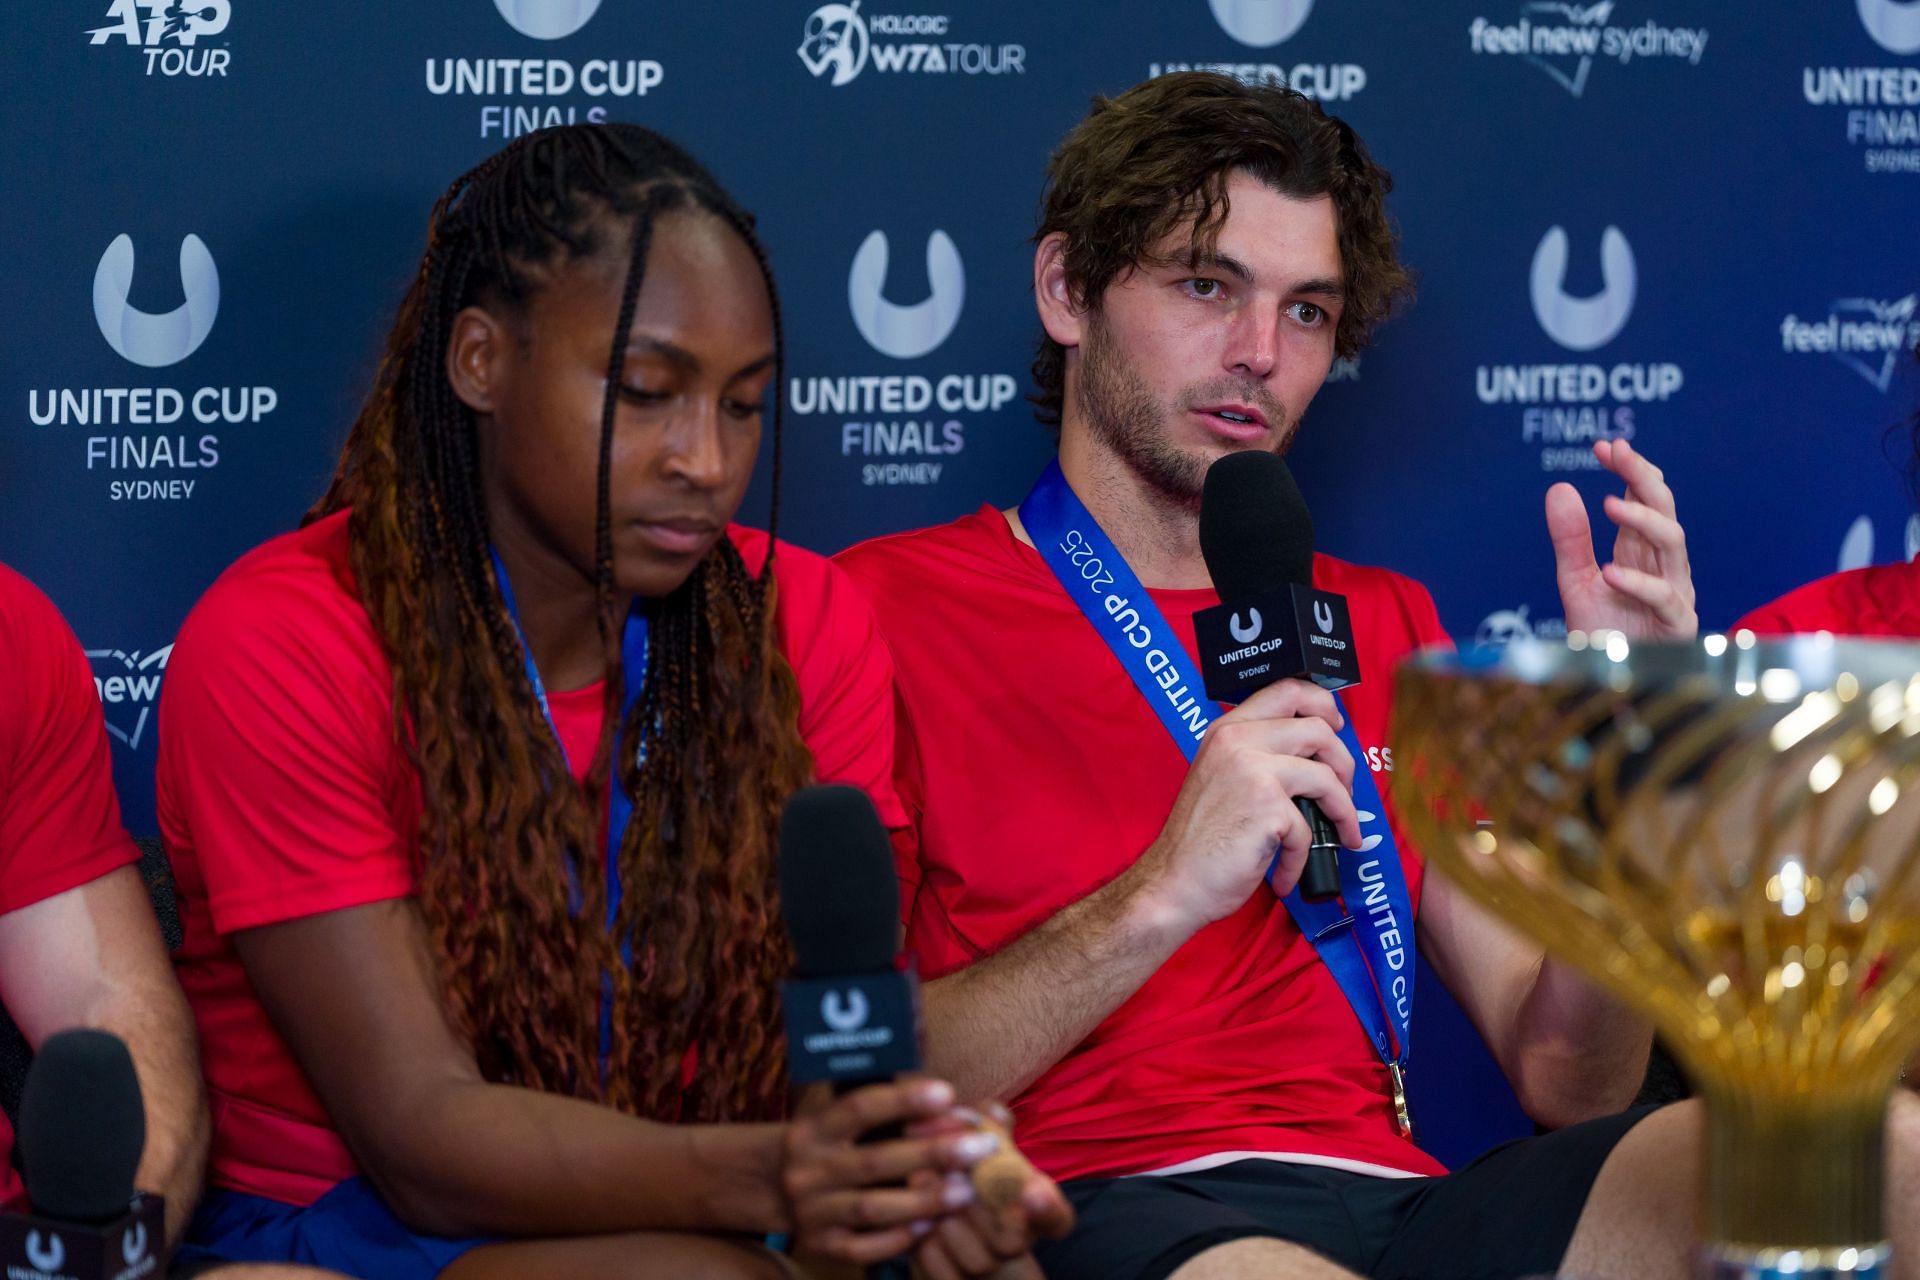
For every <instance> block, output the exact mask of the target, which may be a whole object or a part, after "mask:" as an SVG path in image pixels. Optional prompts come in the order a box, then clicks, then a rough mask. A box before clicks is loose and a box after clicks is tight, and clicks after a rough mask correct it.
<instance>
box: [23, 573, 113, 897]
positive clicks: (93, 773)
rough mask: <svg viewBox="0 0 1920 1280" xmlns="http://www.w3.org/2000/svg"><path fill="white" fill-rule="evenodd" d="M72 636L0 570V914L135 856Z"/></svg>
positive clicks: (29, 589)
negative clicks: (121, 814) (122, 823)
mask: <svg viewBox="0 0 1920 1280" xmlns="http://www.w3.org/2000/svg"><path fill="white" fill-rule="evenodd" d="M139 857H140V854H139V850H137V849H136V848H135V847H134V844H133V841H132V840H130V839H128V838H127V833H126V830H125V829H124V828H123V827H122V826H121V825H120V801H119V799H118V797H116V796H115V794H114V790H113V757H112V754H111V747H110V745H109V743H108V741H107V728H106V721H105V719H104V717H103V716H102V715H101V712H100V698H99V695H98V694H97V693H96V692H95V691H94V687H93V675H92V672H91V671H90V669H89V668H88V664H87V656H86V654H85V652H83V651H82V650H81V648H80V641H79V640H78V639H77V638H76V637H75V636H74V634H73V632H72V630H71V629H69V628H68V626H67V624H66V620H65V619H63V618H62V617H61V616H60V613H59V611H58V610H57V609H55V608H54V606H53V602H52V601H50V600H48V599H47V597H46V596H44V595H42V594H41V593H40V591H39V590H38V589H37V588H35V587H34V586H33V584H32V583H30V582H28V581H27V580H26V579H25V578H23V577H21V576H20V575H19V574H17V573H15V572H13V571H12V570H11V569H8V568H6V567H5V566H0V912H7V911H17V910H19V909H20V908H22V907H27V906H31V905H33V904H34V903H36V902H40V901H42V900H44V899H46V898H51V897H53V896H54V895H55V894H58V893H64V892H66V891H67V890H68V889H72V888H75V887H76V886H79V885H83V884H86V883H87V882H88V881H90V880H97V879H99V878H100V877H101V876H103V875H105V874H107V873H108V872H109V871H113V870H115V869H117V868H119V867H123V866H126V865H128V864H129V863H133V862H137V861H138V860H139Z"/></svg>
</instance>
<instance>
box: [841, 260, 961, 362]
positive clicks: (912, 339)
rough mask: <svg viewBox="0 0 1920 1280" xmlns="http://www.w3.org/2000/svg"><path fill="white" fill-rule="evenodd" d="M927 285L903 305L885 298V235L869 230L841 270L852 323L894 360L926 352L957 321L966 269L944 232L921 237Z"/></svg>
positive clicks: (943, 337) (951, 328) (908, 358)
mask: <svg viewBox="0 0 1920 1280" xmlns="http://www.w3.org/2000/svg"><path fill="white" fill-rule="evenodd" d="M927 284H928V287H929V290H930V292H929V293H928V294H927V297H926V299H925V300H924V301H921V302H916V303H914V304H913V305H912V306H906V307H903V306H899V305H897V304H896V303H892V302H888V301H887V300H886V298H885V297H883V296H882V293H881V291H882V290H884V289H885V288H886V286H887V234H886V232H884V231H875V232H873V233H871V234H870V235H868V236H867V238H866V239H865V240H863V241H861V242H860V248H859V250H858V251H857V252H856V253H855V254H854V255H853V267H852V269H851V270H849V271H848V272H847V306H848V307H849V308H850V309H851V310H852V312H853V325H854V328H856V329H858V330H860V336H861V337H863V338H865V339H866V340H867V343H868V345H870V346H871V347H872V348H873V349H874V350H875V351H878V352H880V353H881V354H882V355H889V356H892V357H893V358H894V359H896V360H913V359H916V358H918V357H920V356H924V355H926V354H927V353H928V352H929V351H932V350H933V349H934V348H936V347H938V346H939V345H940V344H941V343H943V342H945V341H946V340H947V336H948V335H949V334H951V333H952V332H953V327H954V326H955V325H956V324H959V323H960V308H961V307H962V306H964V305H965V304H966V301H967V271H966V268H965V267H964V266H963V265H962V264H961V262H960V250H959V249H958V248H957V247H955V245H954V243H953V237H952V236H950V235H948V234H947V233H946V232H944V231H935V232H934V233H933V234H932V235H930V236H928V237H927Z"/></svg>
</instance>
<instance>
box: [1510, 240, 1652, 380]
mask: <svg viewBox="0 0 1920 1280" xmlns="http://www.w3.org/2000/svg"><path fill="white" fill-rule="evenodd" d="M1567 252H1568V250H1567V232H1566V229H1565V228H1564V227H1554V228H1552V229H1551V230H1549V231H1548V232H1547V234H1546V235H1544V236H1542V237H1541V238H1540V247H1539V248H1537V249H1535V250H1534V251H1533V280H1532V285H1533V315H1534V318H1535V319H1536V320H1538V321H1539V322H1540V327H1541V328H1542V329H1545V330H1546V331H1547V336H1548V337H1549V338H1552V339H1553V340H1554V341H1555V342H1557V343H1559V344H1560V345H1561V346H1563V347H1565V348H1566V349H1567V350H1569V351H1592V350H1593V349H1594V348H1596V347H1604V346H1606V345H1607V344H1608V343H1609V342H1612V341H1613V339H1614V337H1615V335H1617V334H1618V333H1619V332H1620V330H1621V329H1623V328H1625V327H1626V323H1627V317H1628V316H1631V315H1632V314H1633V295H1634V291H1635V289H1636V288H1637V287H1638V278H1637V276H1636V274H1635V270H1634V264H1633V246H1631V245H1629V244H1628V243H1627V238H1626V236H1624V235H1622V234H1621V233H1620V228H1618V227H1608V228H1607V229H1606V230H1605V231H1603V232H1602V233H1601V234H1600V278H1601V280H1602V281H1603V283H1602V285H1601V287H1600V292H1599V293H1596V294H1594V295H1593V296H1592V297H1590V298H1574V297H1569V296H1568V295H1567V292H1566V290H1565V288H1564V287H1562V286H1563V282H1564V281H1565V280H1566V278H1567Z"/></svg>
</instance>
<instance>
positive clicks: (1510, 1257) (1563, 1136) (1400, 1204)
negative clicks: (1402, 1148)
mask: <svg viewBox="0 0 1920 1280" xmlns="http://www.w3.org/2000/svg"><path fill="white" fill-rule="evenodd" d="M1651 1110H1652V1108H1650V1107H1642V1108H1639V1109H1637V1110H1634V1111H1628V1112H1624V1113H1622V1114H1620V1115H1617V1116H1608V1117H1606V1118H1604V1119H1600V1120H1593V1121H1589V1122H1588V1123H1586V1124H1581V1125H1574V1126H1573V1127H1571V1128H1567V1129H1562V1130H1559V1131H1558V1132H1556V1133H1550V1134H1546V1135H1544V1136H1542V1137H1538V1138H1522V1139H1521V1140H1519V1141H1518V1142H1509V1143H1507V1144H1505V1145H1504V1146H1499V1147H1495V1148H1494V1149H1493V1150H1492V1151H1489V1152H1487V1153H1486V1154H1485V1155H1483V1156H1481V1157H1480V1158H1479V1159H1477V1160H1475V1161H1474V1162H1473V1163H1471V1164H1469V1165H1466V1166H1465V1167H1463V1168H1461V1169H1459V1170H1458V1171H1456V1172H1454V1173H1451V1174H1449V1175H1447V1176H1445V1177H1440V1178H1379V1177H1372V1176H1369V1175H1367V1174H1359V1173H1349V1172H1346V1171H1345V1170H1341V1169H1324V1168H1320V1167H1318V1166H1316V1165H1301V1164H1286V1163H1282V1162H1280V1161H1277V1160H1241V1161H1237V1162H1235V1163H1233V1164H1229V1165H1222V1166H1221V1167H1220V1168H1217V1169H1208V1170H1205V1171H1204V1172H1200V1173H1180V1174H1172V1175H1168V1176H1145V1177H1132V1178H1082V1179H1079V1180H1077V1181H1073V1182H1068V1183H1066V1184H1064V1186H1063V1187H1062V1190H1064V1191H1065V1192H1066V1194H1067V1199H1068V1200H1070V1201H1072V1202H1073V1208H1074V1212H1075V1213H1077V1214H1078V1215H1079V1224H1078V1226H1076V1227H1075V1229H1074V1232H1073V1234H1072V1235H1071V1236H1069V1237H1068V1238H1067V1239H1065V1240H1061V1241H1058V1242H1052V1243H1047V1244H1043V1245H1042V1246H1040V1248H1038V1249H1037V1250H1036V1251H1035V1252H1036V1256H1037V1257H1038V1259H1039V1262H1040V1265H1041V1268H1042V1269H1043V1270H1045V1272H1046V1273H1047V1276H1048V1277H1049V1280H1162V1278H1163V1277H1165V1276H1168V1275H1171V1274H1172V1273H1173V1272H1174V1271H1176V1270H1177V1269H1178V1268H1179V1267H1180V1265H1181V1264H1182V1263H1184V1262H1187V1261H1188V1260H1190V1259H1192V1258H1193V1257H1195V1256H1197V1255H1198V1254H1201V1253H1204V1252H1205V1251H1206V1250H1208V1249H1211V1248H1213V1247H1214V1246H1215V1245H1220V1244H1225V1243H1227V1242H1228V1241H1230V1240H1238V1239H1241V1238H1243V1237H1248V1236H1255V1237H1267V1238H1270V1239H1276V1240H1286V1241H1289V1242H1291V1243H1294V1244H1299V1245H1304V1246H1306V1247H1307V1248H1309V1249H1312V1250H1313V1251H1314V1252H1316V1253H1319V1254H1321V1255H1323V1256H1325V1257H1327V1258H1329V1259H1331V1260H1332V1261H1334V1262H1336V1263H1338V1264H1339V1265H1341V1266H1343V1267H1346V1268H1347V1269H1348V1270H1350V1271H1355V1272H1358V1273H1359V1274H1360V1275H1363V1276H1372V1277H1374V1278H1375V1280H1415V1278H1418V1280H1513V1278H1514V1277H1519V1276H1530V1275H1552V1274H1553V1273H1554V1272H1556V1271H1558V1270H1559V1269H1560V1259H1561V1257H1562V1255H1564V1254H1565V1253H1566V1251H1567V1244H1568V1242H1569V1241H1570V1240H1572V1238H1573V1229H1574V1227H1575V1226H1576V1225H1577V1224H1578V1223H1579V1221H1580V1211H1581V1210H1582V1209H1583V1208H1585V1206H1586V1203H1587V1193H1588V1192H1589V1191H1591V1190H1592V1189H1593V1181H1594V1179H1595V1178H1596V1177H1598V1176H1599V1174H1600V1166H1601V1165H1603V1164H1605V1163H1606V1160H1607V1156H1608V1155H1609V1154H1610V1153H1611V1152H1612V1151H1613V1148H1614V1147H1615V1145H1617V1144H1618V1143H1619V1141H1620V1139H1621V1138H1623V1137H1625V1136H1626V1132H1627V1130H1628V1129H1631V1128H1632V1127H1633V1126H1634V1124H1635V1123H1637V1122H1638V1121H1639V1120H1640V1119H1641V1118H1642V1117H1643V1116H1645V1115H1647V1114H1648V1113H1649V1112H1650V1111H1651Z"/></svg>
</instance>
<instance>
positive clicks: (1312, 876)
mask: <svg viewBox="0 0 1920 1280" xmlns="http://www.w3.org/2000/svg"><path fill="white" fill-rule="evenodd" d="M1200 552H1201V554H1202V555H1204V556H1205V557H1206V560H1207V572H1208V574H1209V575H1211V576H1212V578H1213V585H1214V590H1215V591H1217V592H1218V593H1219V595H1220V603H1219V604H1218V605H1217V606H1215V607H1214V608H1211V609H1204V610H1202V611H1201V612H1199V613H1196V614H1195V615H1194V616H1193V628H1194V632H1195V638H1196V639H1197V640H1198V642H1199V647H1200V661H1201V665H1202V667H1203V668H1204V670H1205V676H1206V686H1207V696H1208V697H1210V698H1213V699H1215V700H1216V701H1219V702H1243V701H1245V700H1246V699H1247V697H1248V696H1249V695H1251V694H1252V693H1254V692H1255V691H1256V690H1259V689H1264V688H1265V687H1266V686H1268V685H1270V684H1272V683H1273V682H1274V681H1276V680H1311V681H1313V682H1314V683H1315V684H1317V685H1319V686H1320V687H1321V688H1323V689H1343V688H1345V687H1346V686H1348V685H1350V684H1358V683H1359V682H1360V663H1359V660H1358V658H1357V656H1356V655H1355V652H1354V647H1353V623H1352V621H1351V620H1350V618H1349V617H1348V614H1347V601H1346V598H1345V597H1344V596H1338V595H1335V594H1334V593H1333V592H1331V591H1316V590H1315V589H1314V588H1313V585H1312V584H1313V516H1312V514H1311V513H1310V512H1309V511H1308V510H1307V500H1306V499H1305V498H1303V497H1301V496H1300V486H1299V485H1297V484H1295V483H1294V482H1293V473H1292V472H1291V471H1289V470H1288V469H1287V464H1286V463H1285V462H1283V461H1282V460H1281V459H1280V456H1279V455H1278V454H1273V453H1263V452H1243V453H1230V454H1227V455H1226V456H1225V457H1223V458H1221V459H1219V460H1218V461H1216V462H1215V463H1214V464H1213V465H1212V466H1211V467H1208V468H1207V479H1206V484H1205V486H1204V487H1203V488H1202V490H1201V493H1200ZM1297 803H1298V804H1299V806H1300V812H1301V814H1302V815H1303V816H1305V818H1306V820H1307V825H1308V827H1309V828H1311V830H1312V832H1313V841H1312V845H1311V846H1310V847H1309V849H1308V851H1307V863H1306V866H1305V868H1304V869H1303V870H1302V871H1301V873H1300V896H1301V897H1303V898H1305V899H1307V900H1308V901H1309V902H1322V901H1325V900H1326V899H1328V898H1332V897H1336V896H1338V894H1339V892H1340V861H1339V858H1340V838H1339V836H1337V835H1336V834H1335V833H1334V829H1333V824H1332V823H1331V822H1329V821H1328V820H1327V816H1326V815H1325V814H1324V813H1322V812H1321V811H1320V806H1319V805H1317V804H1315V803H1314V802H1313V801H1311V800H1300V801H1298V802H1297Z"/></svg>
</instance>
